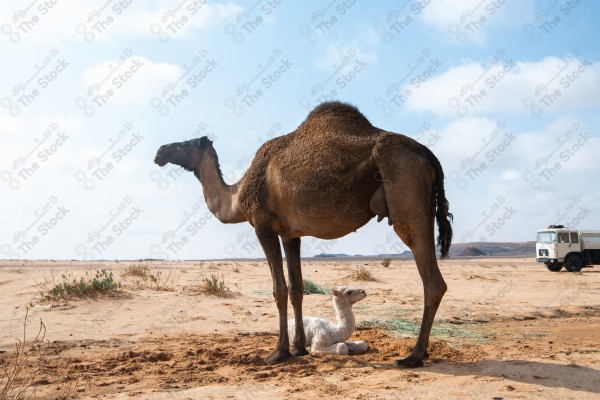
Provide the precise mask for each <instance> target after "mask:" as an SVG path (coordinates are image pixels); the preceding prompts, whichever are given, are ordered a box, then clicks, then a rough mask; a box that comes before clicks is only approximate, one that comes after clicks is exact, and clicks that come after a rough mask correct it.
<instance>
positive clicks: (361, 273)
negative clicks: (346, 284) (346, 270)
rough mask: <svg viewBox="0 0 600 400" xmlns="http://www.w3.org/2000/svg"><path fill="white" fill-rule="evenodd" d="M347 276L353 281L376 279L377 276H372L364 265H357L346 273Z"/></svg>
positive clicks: (373, 280)
mask: <svg viewBox="0 0 600 400" xmlns="http://www.w3.org/2000/svg"><path fill="white" fill-rule="evenodd" d="M348 277H349V278H351V279H354V280H355V281H372V282H375V281H377V278H375V276H373V274H372V273H371V272H370V271H369V270H368V269H366V268H365V267H362V266H361V267H358V268H356V269H355V270H353V271H352V272H350V275H348Z"/></svg>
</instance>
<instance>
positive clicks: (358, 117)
mask: <svg viewBox="0 0 600 400" xmlns="http://www.w3.org/2000/svg"><path fill="white" fill-rule="evenodd" d="M324 128H325V129H326V128H329V129H332V130H335V131H338V132H346V133H362V134H368V133H370V132H372V130H373V125H371V123H370V122H369V120H368V119H367V118H366V117H365V116H364V115H363V114H362V113H361V112H360V111H358V108H356V107H354V106H353V105H350V104H347V103H342V102H339V101H331V102H326V103H321V104H319V105H318V106H317V107H315V108H314V109H313V110H312V111H311V112H310V114H308V116H307V117H306V119H305V120H304V122H302V124H301V125H300V126H299V127H298V130H299V131H305V132H311V131H313V130H319V131H322V129H324Z"/></svg>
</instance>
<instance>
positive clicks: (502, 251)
mask: <svg viewBox="0 0 600 400" xmlns="http://www.w3.org/2000/svg"><path fill="white" fill-rule="evenodd" d="M468 249H477V250H479V251H480V252H482V253H483V254H481V256H487V257H535V242H471V243H452V246H451V247H450V257H461V256H466V255H469V256H471V257H472V256H475V255H476V254H468V253H470V252H474V251H475V250H469V251H467V250H468ZM465 252H467V254H463V253H465Z"/></svg>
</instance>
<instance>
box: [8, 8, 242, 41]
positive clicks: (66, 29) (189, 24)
mask: <svg viewBox="0 0 600 400" xmlns="http://www.w3.org/2000/svg"><path fill="white" fill-rule="evenodd" d="M48 3H50V2H44V3H41V2H40V3H39V4H35V5H34V7H32V8H31V9H29V10H27V12H26V15H25V16H24V17H22V16H20V15H19V14H18V13H19V12H20V11H22V10H23V9H24V8H25V7H24V4H23V3H22V2H20V1H3V2H1V3H0V23H2V24H8V26H9V28H10V29H11V30H12V31H13V32H15V34H13V38H14V39H16V40H18V42H19V43H23V42H25V43H42V44H49V43H52V44H57V43H60V42H62V41H72V40H74V41H78V42H83V41H84V40H85V41H86V42H88V43H94V42H97V41H108V40H116V39H119V38H129V37H136V36H154V37H156V38H157V39H158V38H159V37H160V35H161V34H162V35H163V37H164V35H165V34H166V35H168V39H169V40H170V39H181V38H185V37H187V36H189V35H190V34H191V33H193V32H197V31H198V30H203V29H210V28H212V27H215V26H218V25H219V24H222V23H223V21H224V20H225V19H229V18H233V17H234V15H236V14H237V13H238V12H239V11H240V10H241V8H240V7H239V6H237V5H235V4H234V3H224V4H213V3H205V4H201V5H200V4H199V3H198V2H191V1H190V2H184V3H181V1H175V0H173V1H169V2H165V1H158V0H152V1H133V2H131V4H129V5H127V6H125V3H126V2H117V1H112V2H108V3H106V2H105V1H102V2H100V1H95V2H93V3H94V4H90V2H79V1H59V2H57V3H56V4H55V5H54V6H53V7H48V6H47V4H48ZM165 3H167V4H165ZM105 4H106V5H107V6H106V8H103V6H104V5H105ZM179 5H182V7H181V8H178V6H179ZM34 16H35V17H36V18H37V19H38V21H39V22H37V23H36V24H33V25H27V23H26V22H25V21H26V20H27V21H30V20H32V19H33V18H34ZM153 24H157V25H154V29H151V27H152V26H153ZM170 24H171V25H170ZM169 25H170V27H169ZM157 27H158V28H157Z"/></svg>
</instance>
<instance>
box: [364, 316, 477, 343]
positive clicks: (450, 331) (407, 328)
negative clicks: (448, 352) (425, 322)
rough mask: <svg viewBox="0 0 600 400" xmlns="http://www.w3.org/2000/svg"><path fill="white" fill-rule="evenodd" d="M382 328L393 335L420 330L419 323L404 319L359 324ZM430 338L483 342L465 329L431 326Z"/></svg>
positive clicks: (410, 333) (408, 333)
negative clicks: (444, 337)
mask: <svg viewBox="0 0 600 400" xmlns="http://www.w3.org/2000/svg"><path fill="white" fill-rule="evenodd" d="M377 326H378V327H384V328H386V329H388V330H390V331H392V332H394V333H395V334H398V335H406V336H414V335H416V334H418V333H419V330H420V329H421V324H420V323H415V322H410V321H407V320H404V319H399V318H391V319H379V318H375V319H372V320H370V321H365V322H363V323H362V324H361V327H362V328H371V327H377ZM431 335H432V336H451V337H453V338H457V337H458V338H469V339H474V340H480V341H485V337H484V336H483V335H480V334H478V333H475V332H471V331H468V330H465V329H457V328H451V327H444V326H435V325H434V326H433V327H432V328H431Z"/></svg>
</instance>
